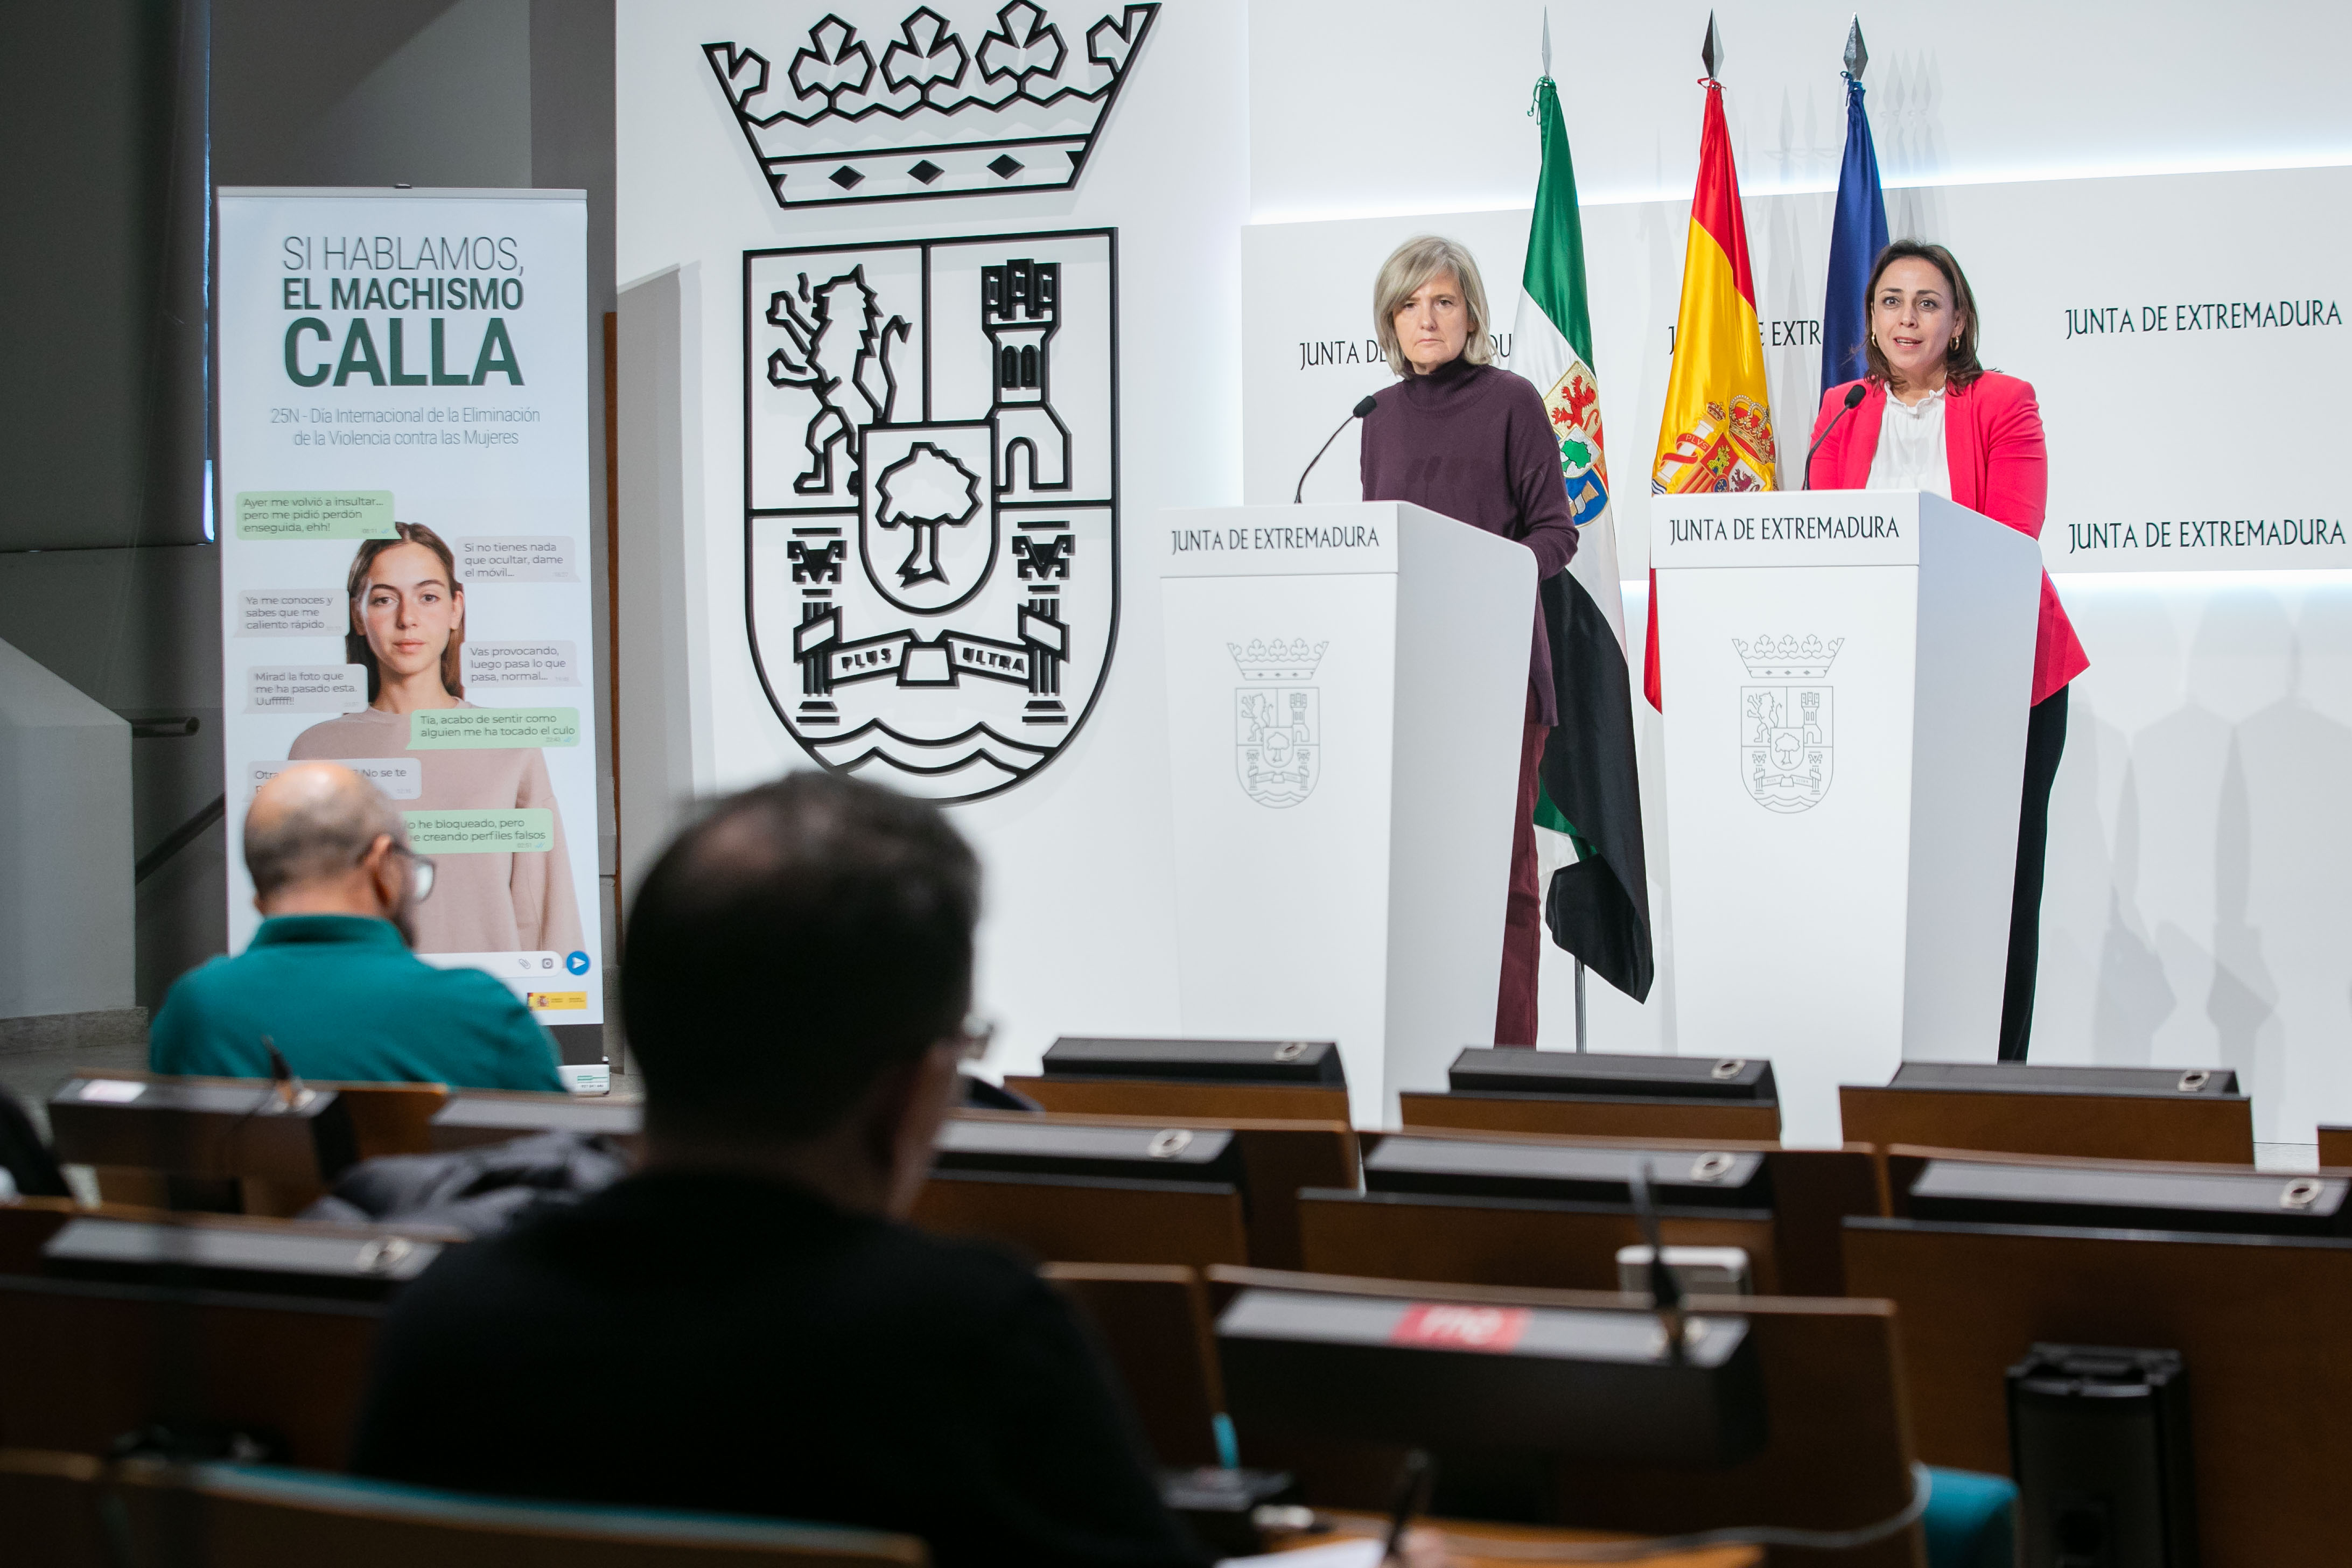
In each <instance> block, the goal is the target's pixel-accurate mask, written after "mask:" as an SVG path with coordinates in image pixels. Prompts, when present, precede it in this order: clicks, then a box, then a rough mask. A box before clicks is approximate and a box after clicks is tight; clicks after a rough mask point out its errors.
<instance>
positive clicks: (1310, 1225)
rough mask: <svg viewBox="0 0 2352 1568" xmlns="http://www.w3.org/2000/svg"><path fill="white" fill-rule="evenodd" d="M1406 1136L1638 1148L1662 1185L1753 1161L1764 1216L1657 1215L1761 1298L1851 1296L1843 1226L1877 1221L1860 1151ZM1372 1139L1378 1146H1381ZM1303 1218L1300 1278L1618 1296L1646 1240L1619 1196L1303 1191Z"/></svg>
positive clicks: (1436, 1133) (1458, 1134)
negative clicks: (1626, 1268)
mask: <svg viewBox="0 0 2352 1568" xmlns="http://www.w3.org/2000/svg"><path fill="white" fill-rule="evenodd" d="M1447 1098H1448V1097H1445V1096H1440V1095H1432V1096H1427V1097H1424V1099H1425V1100H1446V1099H1447ZM1412 1135H1421V1136H1426V1137H1435V1138H1442V1139H1444V1140H1447V1141H1461V1142H1471V1143H1484V1144H1488V1145H1500V1146H1504V1147H1517V1148H1537V1149H1543V1148H1560V1149H1591V1150H1612V1151H1615V1150H1642V1151H1645V1152H1650V1153H1653V1154H1654V1155H1655V1156H1656V1158H1655V1161H1654V1166H1655V1169H1656V1170H1657V1171H1658V1172H1661V1173H1672V1172H1674V1171H1675V1170H1677V1169H1683V1168H1687V1166H1688V1164H1689V1163H1691V1162H1695V1161H1697V1160H1700V1159H1704V1158H1706V1157H1707V1156H1709V1155H1734V1156H1745V1155H1752V1156H1754V1157H1756V1158H1757V1159H1758V1160H1760V1161H1761V1162H1762V1164H1763V1167H1764V1180H1763V1182H1762V1183H1761V1184H1760V1188H1759V1190H1760V1191H1761V1192H1763V1193H1765V1194H1769V1206H1767V1207H1764V1208H1761V1209H1758V1208H1755V1207H1752V1206H1743V1207H1742V1208H1740V1209H1739V1210H1738V1212H1732V1211H1730V1210H1728V1209H1727V1210H1725V1211H1724V1212H1719V1213H1718V1212H1712V1211H1706V1212H1698V1211H1692V1210H1689V1209H1679V1210H1678V1209H1675V1208H1668V1209H1664V1210H1662V1211H1661V1218H1662V1236H1661V1239H1662V1240H1664V1242H1665V1244H1666V1245H1668V1246H1670V1247H1674V1246H1711V1247H1741V1248H1743V1249H1745V1250H1746V1251H1747V1252H1748V1255H1749V1259H1750V1266H1751V1268H1752V1269H1753V1272H1754V1277H1755V1279H1756V1282H1757V1288H1758V1289H1759V1290H1760V1291H1763V1292H1765V1293H1768V1294H1770V1293H1779V1294H1785V1295H1806V1296H1841V1295H1843V1294H1845V1293H1846V1292H1845V1276H1844V1262H1843V1256H1842V1254H1841V1251H1840V1247H1841V1237H1840V1230H1839V1225H1840V1222H1841V1221H1842V1220H1843V1218H1844V1217H1845V1216H1846V1215H1876V1214H1882V1213H1884V1212H1885V1208H1884V1205H1883V1199H1882V1194H1881V1190H1880V1185H1879V1176H1878V1173H1877V1170H1876V1167H1875V1164H1874V1160H1873V1157H1872V1153H1871V1152H1870V1151H1869V1150H1867V1149H1865V1148H1863V1147H1861V1146H1859V1145H1855V1144H1848V1145H1846V1146H1845V1147H1844V1148H1843V1149H1783V1148H1781V1147H1780V1145H1779V1144H1778V1143H1775V1142H1755V1141H1739V1140H1725V1141H1720V1142H1704V1141H1696V1140H1681V1139H1664V1138H1645V1139H1633V1138H1591V1137H1566V1136H1546V1135H1537V1134H1528V1133H1509V1132H1492V1131H1474V1130H1470V1129H1465V1128H1459V1127H1454V1126H1451V1125H1448V1124H1444V1123H1425V1122H1424V1123H1413V1124H1409V1125H1408V1126H1407V1127H1406V1129H1405V1131H1404V1133H1402V1134H1394V1135H1392V1136H1412ZM1366 1141H1367V1142H1368V1143H1370V1144H1371V1145H1372V1146H1374V1147H1377V1146H1378V1142H1380V1140H1378V1139H1377V1138H1374V1137H1370V1136H1368V1137H1367V1140H1366ZM1298 1214H1299V1230H1300V1235H1301V1237H1302V1238H1303V1239H1302V1251H1301V1259H1302V1266H1303V1267H1304V1268H1307V1269H1309V1270H1311V1271H1314V1272H1318V1273H1336V1274H1355V1275H1362V1276H1366V1277H1369V1278H1372V1279H1446V1280H1452V1281H1454V1282H1456V1283H1461V1284H1473V1285H1498V1286H1528V1287H1532V1288H1538V1289H1583V1290H1610V1289H1616V1283H1617V1275H1616V1253H1617V1249H1618V1248H1619V1247H1626V1246H1633V1245H1635V1244H1637V1243H1640V1242H1641V1241H1642V1240H1643V1236H1642V1234H1641V1230H1640V1227H1639V1226H1638V1224H1637V1223H1636V1221H1635V1220H1634V1217H1633V1211H1632V1209H1631V1207H1630V1205H1628V1204H1627V1202H1626V1201H1625V1199H1624V1198H1622V1196H1621V1197H1615V1198H1612V1199H1611V1200H1609V1201H1606V1202H1603V1203H1601V1204H1587V1205H1573V1204H1570V1205H1561V1204H1547V1203H1543V1202H1540V1201H1533V1200H1529V1199H1527V1198H1523V1197H1503V1196H1497V1197H1495V1198H1492V1199H1481V1198H1479V1197H1477V1196H1475V1195H1474V1194H1449V1195H1432V1194H1402V1193H1397V1194H1373V1193H1370V1192H1362V1193H1350V1192H1329V1191H1310V1192H1305V1193H1301V1194H1299V1195H1298Z"/></svg>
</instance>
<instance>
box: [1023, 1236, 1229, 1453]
mask: <svg viewBox="0 0 2352 1568" xmlns="http://www.w3.org/2000/svg"><path fill="white" fill-rule="evenodd" d="M1038 1272H1039V1273H1040V1274H1042V1275H1043V1276H1044V1277H1045V1279H1047V1280H1049V1281H1050V1282H1052V1284H1053V1285H1054V1287H1055V1289H1058V1290H1060V1291H1061V1292H1062V1293H1063V1294H1064V1295H1066V1296H1067V1297H1069V1298H1070V1300H1072V1301H1074V1302H1076V1305H1077V1308H1078V1310H1079V1311H1080V1312H1081V1313H1083V1314H1084V1315H1085V1316H1086V1318H1087V1321H1088V1322H1090V1323H1091V1324H1092V1325H1093V1326H1094V1330H1095V1333H1096V1336H1097V1339H1099V1340H1100V1342H1101V1343H1102V1347H1103V1351H1104V1353H1105V1354H1106V1355H1108V1357H1109V1359H1110V1363H1111V1367H1112V1370H1113V1371H1115V1372H1117V1373H1118V1377H1119V1381H1120V1382H1122V1383H1124V1384H1126V1385H1127V1393H1128V1398H1129V1403H1130V1404H1131V1405H1133V1407H1134V1409H1135V1414H1136V1418H1137V1419H1138V1421H1139V1423H1140V1424H1141V1425H1142V1427H1143V1435H1144V1438H1145V1440H1146V1441H1147V1442H1148V1443H1149V1444H1150V1447H1151V1452H1152V1456H1153V1457H1154V1458H1157V1459H1158V1460H1159V1461H1160V1464H1161V1465H1163V1466H1166V1467H1167V1468H1171V1469H1182V1468H1190V1467H1192V1466H1197V1465H1214V1464H1217V1463H1219V1462H1220V1461H1221V1460H1222V1458H1223V1452H1222V1450H1221V1449H1220V1447H1219V1446H1218V1443H1217V1437H1216V1426H1217V1417H1218V1416H1219V1415H1220V1414H1222V1413H1223V1409H1224V1394H1223V1389H1222V1388H1220V1387H1219V1385H1218V1383H1217V1360H1216V1343H1215V1339H1214V1335H1213V1328H1212V1325H1211V1322H1210V1317H1209V1297H1208V1292H1207V1290H1206V1289H1204V1288H1203V1287H1202V1282H1201V1276H1200V1274H1199V1273H1198V1271H1196V1270H1194V1269H1191V1268H1174V1267H1171V1266H1168V1265H1165V1264H1147V1263H1048V1264H1046V1265H1045V1267H1044V1268H1041V1269H1039V1270H1038Z"/></svg>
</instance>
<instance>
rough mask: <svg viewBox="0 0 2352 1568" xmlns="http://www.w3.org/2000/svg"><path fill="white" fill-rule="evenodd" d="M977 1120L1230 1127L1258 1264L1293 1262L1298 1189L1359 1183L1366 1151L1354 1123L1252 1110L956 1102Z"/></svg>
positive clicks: (1273, 1265) (1250, 1259) (1254, 1261)
mask: <svg viewBox="0 0 2352 1568" xmlns="http://www.w3.org/2000/svg"><path fill="white" fill-rule="evenodd" d="M955 1114H956V1115H957V1116H958V1117H960V1118H961V1119H964V1120H967V1121H1026V1122H1033V1123H1034V1122H1036V1121H1041V1120H1042V1121H1047V1122H1055V1123H1063V1124H1067V1125H1074V1126H1082V1127H1154V1128H1158V1127H1188V1128H1192V1129H1194V1130H1196V1131H1199V1130H1207V1131H1225V1132H1231V1133H1232V1134H1233V1135H1234V1142H1236V1143H1238V1144H1239V1145H1240V1146H1241V1158H1242V1176H1243V1180H1244V1182H1245V1183H1247V1184H1248V1188H1247V1203H1246V1205H1244V1206H1245V1207H1246V1209H1247V1211H1248V1226H1249V1256H1248V1258H1247V1259H1246V1261H1248V1262H1249V1263H1252V1264H1255V1266H1257V1267H1258V1268H1298V1267H1300V1263H1299V1258H1300V1253H1299V1240H1298V1193H1299V1189H1300V1188H1302V1187H1344V1188H1353V1187H1356V1186H1358V1185H1360V1184H1361V1182H1362V1179H1363V1155H1362V1151H1361V1148H1360V1142H1359V1140H1358V1138H1357V1135H1356V1130H1355V1129H1354V1128H1352V1127H1350V1126H1349V1125H1348V1123H1347V1121H1346V1120H1345V1119H1344V1117H1343V1118H1342V1119H1341V1120H1339V1121H1283V1120H1265V1119H1262V1118H1249V1117H1239V1118H1236V1117H1224V1118H1216V1117H1199V1116H1174V1117H1168V1116H1111V1115H1105V1114H1080V1113H1073V1114H1061V1113H1049V1114H1048V1115H1046V1116H1045V1117H1043V1118H1040V1117H1038V1116H1036V1115H1034V1113H1031V1112H1025V1111H1019V1110H960V1111H957V1112H956V1113H955Z"/></svg>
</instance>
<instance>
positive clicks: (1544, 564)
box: [1363, 359, 1576, 724]
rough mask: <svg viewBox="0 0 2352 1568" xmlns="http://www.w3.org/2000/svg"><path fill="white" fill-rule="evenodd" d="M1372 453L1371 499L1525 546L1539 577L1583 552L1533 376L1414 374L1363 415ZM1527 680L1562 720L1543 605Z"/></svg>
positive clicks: (1457, 368)
mask: <svg viewBox="0 0 2352 1568" xmlns="http://www.w3.org/2000/svg"><path fill="white" fill-rule="evenodd" d="M1363 454H1364V461H1363V470H1364V499H1365V500H1409V501H1411V502H1412V503H1413V504H1414V505H1415V506H1425V507H1427V508H1428V509H1429V510H1432V511H1434V512H1440V513H1443V514H1444V515H1445V516H1447V517H1450V518H1453V519H1454V520H1455V521H1460V522H1466V523H1468V524H1470V525H1471V526H1472V527H1474V528H1483V529H1485V530H1486V531H1487V532H1489V533H1499V534H1501V535H1502V536H1503V537H1504V538H1506V539H1516V540H1517V541H1518V542H1520V543H1521V544H1524V545H1526V546H1527V547H1528V549H1529V550H1532V551H1533V552H1535V557H1536V575H1537V577H1538V579H1540V578H1545V577H1549V576H1550V575H1551V574H1553V573H1555V572H1558V571H1559V570H1560V569H1561V568H1563V567H1565V566H1566V565H1567V564H1568V563H1569V558H1570V556H1572V555H1574V554H1575V553H1576V524H1575V523H1574V522H1573V521H1570V513H1569V510H1568V486H1567V483H1566V482H1565V481H1564V480H1563V479H1561V478H1560V470H1559V442H1558V441H1557V440H1556V439H1554V438H1553V436H1552V433H1551V422H1550V420H1549V419H1548V418H1546V417H1545V416H1544V405H1543V395H1542V394H1541V393H1539V392H1538V391H1537V390H1536V389H1535V386H1534V384H1532V383H1530V382H1529V381H1528V379H1527V378H1526V377H1525V376H1518V375H1513V374H1511V373H1510V372H1509V371H1507V370H1496V368H1495V367H1494V366H1493V365H1490V364H1480V365H1474V364H1465V363H1463V362H1462V361H1460V360H1458V359H1457V360H1454V362H1452V363H1449V364H1444V365H1440V366H1439V367H1438V368H1437V370H1436V371H1435V372H1434V373H1433V374H1429V375H1409V376H1407V377H1405V379H1404V380H1402V381H1401V382H1399V383H1397V384H1395V385H1394V386H1391V387H1390V388H1389V389H1388V390H1387V391H1385V392H1382V393H1381V394H1379V395H1378V402H1377V405H1376V406H1375V407H1374V408H1373V409H1372V411H1371V412H1370V414H1368V415H1366V416H1364V442H1363ZM1528 681H1529V683H1530V684H1531V686H1532V687H1533V689H1534V694H1535V710H1536V716H1537V718H1538V719H1539V720H1540V721H1542V722H1544V723H1546V724H1557V723H1559V706H1558V703H1557V701H1556V700H1555V699H1554V697H1553V695H1552V686H1551V640H1550V638H1549V637H1546V636H1545V635H1544V619H1543V605H1542V604H1541V603H1540V602H1538V604H1537V605H1536V627H1535V652H1534V654H1533V656H1532V657H1531V658H1529V659H1528Z"/></svg>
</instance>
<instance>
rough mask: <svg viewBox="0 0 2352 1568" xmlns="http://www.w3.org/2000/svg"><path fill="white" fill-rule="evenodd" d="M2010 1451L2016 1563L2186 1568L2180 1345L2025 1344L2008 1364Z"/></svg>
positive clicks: (2190, 1538)
mask: <svg viewBox="0 0 2352 1568" xmlns="http://www.w3.org/2000/svg"><path fill="white" fill-rule="evenodd" d="M2009 1446H2010V1468H2011V1471H2012V1473H2013V1474H2014V1475H2015V1477H2016V1479H2017V1488H2018V1516H2019V1517H2018V1525H2019V1530H2018V1535H2019V1538H2020V1542H2021V1545H2022V1547H2023V1549H2024V1555H2023V1563H2024V1564H2025V1568H2110V1565H2112V1568H2126V1565H2128V1568H2193V1564H2194V1563H2196V1561H2197V1510H2196V1486H2195V1474H2194V1471H2193V1470H2192V1468H2191V1467H2190V1463H2189V1377H2188V1372H2187V1369H2186V1368H2185V1367H2184V1366H2183V1365H2182V1364H2181V1359H2180V1356H2179V1352H2174V1351H2168V1350H2126V1349H2119V1348H2115V1347H2108V1346H2098V1345H2046V1344H2037V1345H2035V1346H2034V1347H2033V1348H2032V1351H2031V1352H2028V1353H2027V1355H2026V1357H2025V1359H2024V1360H2022V1361H2021V1362H2019V1363H2017V1364H2016V1365H2015V1366H2012V1367H2011V1368H2010V1369H2009Z"/></svg>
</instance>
